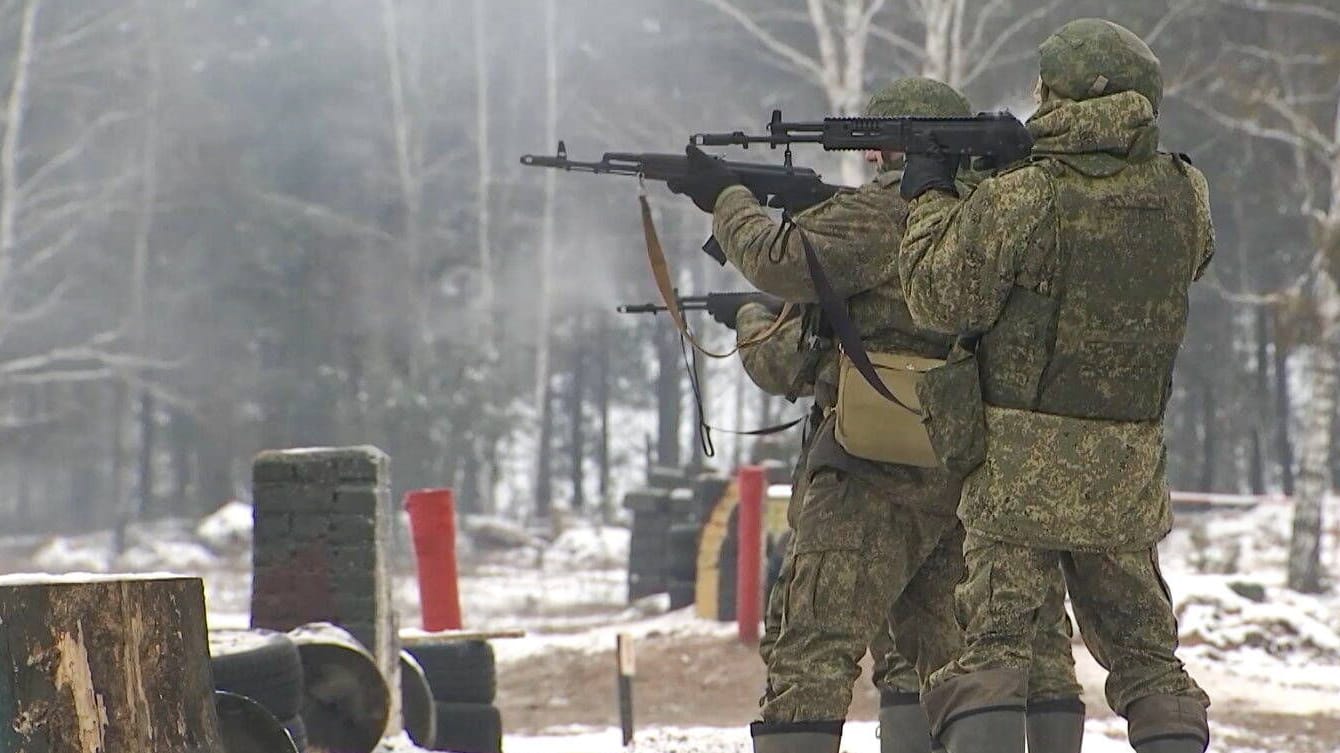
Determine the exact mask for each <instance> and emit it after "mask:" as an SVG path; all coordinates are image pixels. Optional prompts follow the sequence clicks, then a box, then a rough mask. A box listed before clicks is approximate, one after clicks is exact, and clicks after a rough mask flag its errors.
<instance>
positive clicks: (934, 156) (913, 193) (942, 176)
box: [898, 151, 961, 201]
mask: <svg viewBox="0 0 1340 753" xmlns="http://www.w3.org/2000/svg"><path fill="white" fill-rule="evenodd" d="M960 159H961V158H960V157H959V156H958V155H957V154H947V153H945V152H943V151H936V152H934V153H930V154H909V155H907V165H906V166H904V167H903V180H902V183H901V184H899V186H898V193H900V194H902V197H903V198H904V199H905V200H907V201H911V200H913V199H915V198H917V197H918V196H920V195H922V194H924V193H926V192H927V191H930V190H932V189H936V188H938V189H940V190H942V191H948V192H949V193H952V194H954V195H955V196H957V195H958V189H957V188H955V187H954V176H955V175H957V174H958V165H959V160H960Z"/></svg>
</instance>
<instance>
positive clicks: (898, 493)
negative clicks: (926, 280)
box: [671, 79, 969, 753]
mask: <svg viewBox="0 0 1340 753" xmlns="http://www.w3.org/2000/svg"><path fill="white" fill-rule="evenodd" d="M895 89H896V90H900V91H901V92H902V95H903V96H905V97H906V99H907V101H909V102H913V101H915V102H916V103H917V105H916V106H915V107H909V108H908V109H907V110H904V111H903V114H919V115H966V114H968V113H969V108H968V105H967V102H966V101H965V100H964V99H963V98H962V96H961V95H959V94H958V93H957V92H954V91H953V90H952V89H950V88H949V87H947V86H945V85H943V84H940V83H938V82H933V81H929V80H926V79H907V80H904V81H901V82H899V84H897V85H895ZM688 153H689V156H690V164H691V166H692V168H693V169H692V172H691V173H690V175H689V176H688V177H687V178H686V179H684V180H683V181H675V182H673V183H672V184H671V190H675V191H677V192H679V193H685V194H687V195H689V197H690V198H692V199H693V201H694V203H695V204H696V205H697V206H698V207H699V208H700V209H703V210H704V211H711V212H713V231H714V235H715V236H716V238H717V240H718V241H720V243H721V246H722V248H723V250H724V251H725V253H726V255H727V257H728V258H729V259H730V260H731V262H732V263H733V264H735V266H736V267H737V268H738V269H740V271H741V272H742V273H743V274H744V276H745V277H746V278H747V279H748V280H749V281H750V282H751V283H753V284H754V285H755V286H757V287H758V288H759V289H760V290H763V291H765V292H768V293H770V294H773V295H776V296H778V297H781V298H783V299H785V300H790V301H797V302H802V303H813V302H815V301H816V300H817V293H816V292H815V288H814V284H813V282H812V280H811V278H810V274H809V271H808V268H807V265H806V261H805V256H804V251H803V245H802V241H801V237H800V233H786V232H784V231H783V228H781V227H779V226H778V224H777V223H776V222H775V221H774V220H773V219H772V218H771V217H770V216H769V215H768V213H767V211H766V210H765V209H764V208H763V207H761V206H760V205H759V203H758V201H757V199H756V198H755V197H754V196H753V195H752V194H751V193H750V192H749V191H748V190H747V189H745V188H744V187H742V186H739V185H738V181H736V180H735V178H734V176H732V175H731V174H730V173H729V171H727V170H725V169H724V168H722V167H720V166H719V165H718V164H716V161H715V160H711V159H709V158H707V157H706V156H705V155H703V154H702V152H701V151H699V150H697V149H696V148H693V147H690V148H689V150H688ZM893 158H894V155H886V159H888V160H890V161H892V159H893ZM898 183H899V174H898V173H897V172H896V171H893V170H886V171H884V172H881V173H880V175H879V176H878V177H876V178H875V179H874V180H873V181H871V182H870V183H868V184H866V185H865V186H862V187H861V188H860V189H858V190H855V191H852V192H848V193H842V194H839V195H838V196H835V197H833V198H831V199H829V200H828V201H825V202H823V203H821V204H819V205H816V206H815V207H812V208H810V209H808V210H805V211H803V212H800V213H798V214H797V215H796V216H795V217H794V218H793V221H794V223H795V225H796V226H797V227H798V228H799V229H800V230H801V231H802V232H803V233H804V234H805V235H806V236H807V237H808V238H809V240H810V241H811V243H812V244H813V246H814V247H815V249H816V251H817V253H818V255H819V257H820V259H821V260H822V263H823V265H824V266H825V268H826V269H827V270H828V273H829V276H830V277H831V282H832V284H833V286H834V287H835V289H836V290H837V293H838V295H839V296H841V297H843V298H844V299H845V300H846V304H847V308H848V311H849V312H850V317H851V319H852V320H853V322H854V323H855V325H856V328H857V330H858V331H859V334H860V336H861V338H862V340H863V341H864V342H865V344H866V345H867V346H868V347H869V348H870V349H872V350H879V351H884V352H899V353H906V354H911V355H917V356H925V357H931V358H943V357H945V355H946V354H947V353H948V351H949V347H950V344H951V338H949V337H945V336H942V335H936V334H934V333H932V332H929V331H926V330H924V329H921V328H919V327H917V326H916V325H915V324H914V323H913V322H912V320H911V317H910V315H909V314H908V311H907V307H906V304H905V303H904V302H903V295H902V289H901V284H900V282H899V279H898V273H897V259H896V253H895V249H896V248H897V247H898V244H899V241H900V238H901V236H902V231H903V228H904V226H905V219H906V214H907V205H906V203H905V202H904V201H903V200H902V199H901V198H900V197H899V195H898ZM811 325H812V322H811ZM814 333H815V329H814V328H813V327H812V326H811V328H810V330H809V331H808V332H807V339H809V338H808V336H810V335H813V334H814ZM817 365H818V366H819V368H818V372H817V374H816V375H815V378H814V384H815V387H814V391H815V400H816V402H817V403H818V405H819V406H820V407H821V408H822V409H823V410H824V413H825V417H824V419H823V421H822V423H821V424H820V426H819V429H818V431H817V432H816V434H815V436H814V439H813V443H812V445H811V447H810V448H809V450H808V452H807V454H806V468H805V476H806V478H805V481H806V488H805V491H804V500H803V502H802V504H801V506H800V509H799V510H798V511H797V515H796V521H795V539H794V542H793V553H792V560H791V562H792V572H791V573H790V578H791V580H790V584H789V587H788V588H787V589H786V591H785V593H784V603H783V614H784V618H783V625H782V629H781V632H780V634H779V635H778V637H777V640H776V643H775V645H774V646H773V648H772V651H771V654H770V656H769V662H768V685H769V694H768V695H767V696H766V697H765V699H764V702H763V704H762V708H761V709H760V717H761V720H760V721H758V722H755V723H754V725H753V726H752V732H753V737H754V749H755V751H758V752H759V753H800V752H801V751H804V752H805V753H810V752H811V751H831V752H833V753H835V752H836V751H837V750H838V746H839V742H840V740H841V732H842V725H843V720H844V719H845V717H846V713H847V707H848V705H849V704H850V702H851V692H852V683H853V682H854V681H855V679H856V677H857V675H858V674H859V667H858V664H857V662H858V661H859V659H860V658H861V656H862V655H863V654H864V653H865V652H866V649H867V647H868V646H869V644H870V643H871V640H872V639H873V638H874V636H875V635H876V634H877V633H878V632H879V631H881V630H883V629H885V620H886V618H887V619H888V620H889V622H890V623H891V625H892V628H893V631H892V632H893V636H894V638H895V640H896V644H897V648H898V652H899V653H900V654H902V655H903V656H906V657H907V658H908V659H909V660H911V661H912V662H914V664H915V665H916V667H917V671H918V675H919V676H920V677H921V678H923V680H924V678H926V677H927V676H928V675H929V673H930V671H932V670H934V669H935V668H937V667H939V666H942V665H943V664H944V663H945V662H946V661H948V660H949V659H950V658H952V656H954V655H957V653H958V647H959V645H960V641H961V635H960V631H959V628H958V624H957V620H956V618H955V614H954V609H953V606H952V605H951V600H952V590H953V587H954V585H955V584H957V583H958V582H959V580H960V579H961V577H962V573H963V569H962V560H961V558H960V554H959V548H960V547H961V537H962V531H963V529H962V527H961V526H960V525H959V523H958V521H957V520H956V519H955V518H954V515H953V510H954V509H955V507H956V506H957V503H958V497H959V489H960V485H959V482H958V481H957V480H956V479H954V478H952V477H951V476H950V475H949V473H948V472H947V471H945V470H943V469H938V468H921V467H914V466H907V465H898V464H891V463H879V462H872V461H867V460H862V459H860V458H856V457H854V456H852V455H850V454H848V453H847V452H846V451H845V450H844V449H843V448H842V446H841V445H840V444H839V443H838V441H837V439H836V437H835V434H834V424H835V415H834V414H833V413H832V408H833V407H834V406H835V405H836V385H837V359H835V358H827V359H822V361H821V362H820V363H819V364H817Z"/></svg>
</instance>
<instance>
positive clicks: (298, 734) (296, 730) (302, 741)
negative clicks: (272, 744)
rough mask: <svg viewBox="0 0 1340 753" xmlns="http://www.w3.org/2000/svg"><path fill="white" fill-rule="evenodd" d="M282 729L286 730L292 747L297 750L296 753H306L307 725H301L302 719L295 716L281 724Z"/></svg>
mask: <svg viewBox="0 0 1340 753" xmlns="http://www.w3.org/2000/svg"><path fill="white" fill-rule="evenodd" d="M281 724H283V725H284V729H286V730H288V736H289V737H291V738H293V747H295V748H297V749H298V753H306V751H307V725H305V724H303V723H302V717H300V716H295V717H293V718H292V719H289V720H288V721H286V722H281Z"/></svg>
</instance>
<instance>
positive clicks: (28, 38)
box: [0, 0, 42, 281]
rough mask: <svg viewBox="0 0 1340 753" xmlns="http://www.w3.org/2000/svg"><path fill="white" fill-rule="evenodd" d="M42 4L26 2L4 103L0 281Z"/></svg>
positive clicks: (10, 248)
mask: <svg viewBox="0 0 1340 753" xmlns="http://www.w3.org/2000/svg"><path fill="white" fill-rule="evenodd" d="M41 5H42V0H25V2H24V4H23V16H22V20H20V21H19V40H18V46H17V48H16V49H15V50H14V73H13V77H12V79H11V81H10V85H9V97H8V98H7V99H6V101H5V134H4V138H3V139H0V281H3V280H5V279H7V278H8V276H9V269H10V267H11V265H12V264H13V263H14V251H15V237H16V235H17V233H16V229H15V224H16V223H17V221H18V210H19V198H20V197H19V144H20V143H21V142H22V138H23V125H24V116H25V115H26V114H27V112H28V87H29V82H30V80H31V71H32V62H33V50H34V47H35V39H34V37H35V34H36V28H37V12H38V9H39V8H40V7H41Z"/></svg>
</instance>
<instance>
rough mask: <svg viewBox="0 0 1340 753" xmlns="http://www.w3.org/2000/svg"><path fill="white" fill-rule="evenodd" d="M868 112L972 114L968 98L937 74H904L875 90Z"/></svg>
mask: <svg viewBox="0 0 1340 753" xmlns="http://www.w3.org/2000/svg"><path fill="white" fill-rule="evenodd" d="M865 114H866V115H869V116H871V117H881V118H890V117H898V116H901V115H917V116H921V117H927V118H952V117H966V116H969V115H972V106H971V105H969V104H968V100H967V99H966V98H965V97H964V96H963V95H962V94H959V93H958V92H957V91H955V90H954V87H952V86H950V85H949V84H943V83H940V82H939V81H936V80H935V79H933V78H900V79H898V80H897V81H894V82H893V83H892V84H889V85H888V86H886V87H884V88H883V89H880V90H879V91H877V92H875V95H874V96H873V97H871V98H870V104H868V105H866V106H865Z"/></svg>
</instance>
